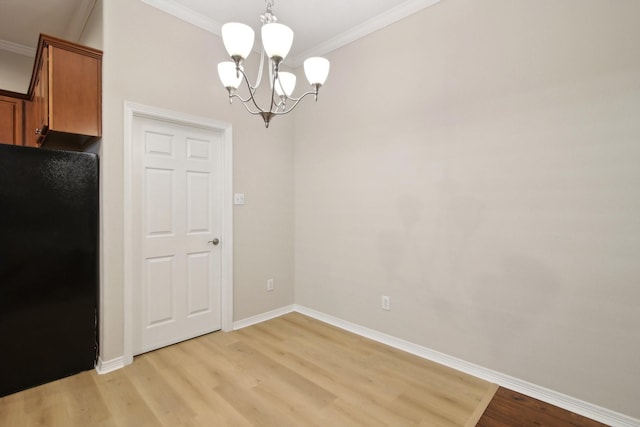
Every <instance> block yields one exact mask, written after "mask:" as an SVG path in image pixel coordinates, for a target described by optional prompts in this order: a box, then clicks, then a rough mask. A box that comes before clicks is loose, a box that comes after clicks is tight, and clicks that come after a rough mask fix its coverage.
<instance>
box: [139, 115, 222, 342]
mask: <svg viewBox="0 0 640 427" xmlns="http://www.w3.org/2000/svg"><path fill="white" fill-rule="evenodd" d="M132 131H133V135H132V143H133V156H132V157H133V158H132V161H133V162H134V163H133V166H134V167H133V171H134V172H133V177H132V178H133V182H132V196H133V197H132V199H133V203H132V209H133V218H134V220H133V224H132V231H133V236H132V237H133V247H132V249H133V254H132V255H133V257H134V259H133V260H132V266H133V270H132V274H133V295H132V296H133V301H132V304H133V330H132V332H133V354H140V353H144V352H146V351H150V350H154V349H156V348H159V347H163V346H166V345H169V344H173V343H176V342H179V341H183V340H186V339H189V338H193V337H195V336H198V335H202V334H205V333H208V332H212V331H215V330H218V329H220V327H221V298H220V282H221V274H220V273H221V270H220V266H221V250H220V247H221V245H222V244H223V242H220V241H219V239H220V232H221V213H222V150H223V135H222V133H220V132H216V131H215V130H211V129H204V128H199V127H191V126H187V125H182V124H176V123H172V122H168V121H163V120H158V119H152V118H146V117H138V116H134V118H133V126H132Z"/></svg>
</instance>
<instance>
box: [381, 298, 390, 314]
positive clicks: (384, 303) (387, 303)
mask: <svg viewBox="0 0 640 427" xmlns="http://www.w3.org/2000/svg"><path fill="white" fill-rule="evenodd" d="M382 309H383V310H387V311H389V310H391V298H389V297H388V296H387V295H382Z"/></svg>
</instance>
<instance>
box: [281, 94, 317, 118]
mask: <svg viewBox="0 0 640 427" xmlns="http://www.w3.org/2000/svg"><path fill="white" fill-rule="evenodd" d="M307 95H316V96H318V91H317V90H310V91H309V92H307V93H303V94H302V95H301V96H300V97H299V98H289V97H287V99H290V100H292V101H293V105H292V106H291V107H290V108H289V109H288V110H284V111H274V114H275V115H276V116H281V115H283V114H287V113H290V112H291V111H292V110H293V109H294V108H296V106H297V105H298V104H299V103H300V101H302V99H303V98H305V97H306V96H307Z"/></svg>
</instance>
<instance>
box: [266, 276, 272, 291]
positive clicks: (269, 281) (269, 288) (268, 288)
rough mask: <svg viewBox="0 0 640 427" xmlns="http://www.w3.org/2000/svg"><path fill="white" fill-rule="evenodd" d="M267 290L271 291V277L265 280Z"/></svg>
mask: <svg viewBox="0 0 640 427" xmlns="http://www.w3.org/2000/svg"><path fill="white" fill-rule="evenodd" d="M267 290H268V291H272V290H273V279H269V280H267Z"/></svg>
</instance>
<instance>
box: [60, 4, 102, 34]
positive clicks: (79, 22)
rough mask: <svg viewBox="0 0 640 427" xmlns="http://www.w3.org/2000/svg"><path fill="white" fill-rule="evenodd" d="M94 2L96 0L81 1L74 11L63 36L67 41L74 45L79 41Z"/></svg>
mask: <svg viewBox="0 0 640 427" xmlns="http://www.w3.org/2000/svg"><path fill="white" fill-rule="evenodd" d="M96 2H97V0H82V1H81V2H80V5H79V7H78V8H77V9H76V10H75V12H74V13H73V16H72V17H71V20H70V21H69V25H68V27H67V32H66V34H65V38H66V39H67V40H71V41H73V42H76V43H77V42H78V41H79V40H80V37H82V33H83V32H84V28H85V27H86V25H87V21H89V17H90V16H91V12H93V8H94V7H95V5H96Z"/></svg>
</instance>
